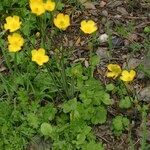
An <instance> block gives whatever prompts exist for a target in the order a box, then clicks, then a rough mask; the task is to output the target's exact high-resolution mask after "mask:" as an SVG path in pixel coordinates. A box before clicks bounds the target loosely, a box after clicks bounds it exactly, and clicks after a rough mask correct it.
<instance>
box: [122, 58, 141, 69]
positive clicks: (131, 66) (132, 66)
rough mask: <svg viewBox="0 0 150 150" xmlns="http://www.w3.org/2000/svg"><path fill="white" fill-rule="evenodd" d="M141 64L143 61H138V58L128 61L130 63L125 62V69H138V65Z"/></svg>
mask: <svg viewBox="0 0 150 150" xmlns="http://www.w3.org/2000/svg"><path fill="white" fill-rule="evenodd" d="M140 63H141V60H139V59H137V58H130V59H129V60H128V62H125V63H124V64H123V68H124V69H126V68H128V69H135V68H136V67H138V65H139V64H140Z"/></svg>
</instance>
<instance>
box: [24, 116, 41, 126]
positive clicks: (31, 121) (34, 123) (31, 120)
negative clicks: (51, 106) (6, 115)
mask: <svg viewBox="0 0 150 150" xmlns="http://www.w3.org/2000/svg"><path fill="white" fill-rule="evenodd" d="M27 121H28V124H29V125H30V126H32V127H33V128H38V125H39V119H38V117H37V115H35V114H34V113H30V114H28V115H27Z"/></svg>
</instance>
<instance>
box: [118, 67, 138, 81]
mask: <svg viewBox="0 0 150 150" xmlns="http://www.w3.org/2000/svg"><path fill="white" fill-rule="evenodd" d="M135 75H136V72H135V71H134V70H130V71H127V70H123V71H122V73H121V77H120V79H121V80H122V81H125V82H130V81H133V79H134V77H135Z"/></svg>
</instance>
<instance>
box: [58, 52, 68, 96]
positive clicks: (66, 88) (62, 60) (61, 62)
mask: <svg viewBox="0 0 150 150" xmlns="http://www.w3.org/2000/svg"><path fill="white" fill-rule="evenodd" d="M60 67H61V76H62V78H61V79H62V86H63V89H64V91H65V93H66V96H67V97H68V98H70V94H69V91H68V83H67V77H66V72H65V65H64V56H63V52H62V58H61V61H60Z"/></svg>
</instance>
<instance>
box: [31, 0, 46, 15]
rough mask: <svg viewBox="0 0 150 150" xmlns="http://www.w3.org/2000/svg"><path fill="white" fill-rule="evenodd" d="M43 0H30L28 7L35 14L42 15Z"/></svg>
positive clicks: (43, 9) (43, 10)
mask: <svg viewBox="0 0 150 150" xmlns="http://www.w3.org/2000/svg"><path fill="white" fill-rule="evenodd" d="M44 6H45V5H44V3H43V0H30V8H31V11H32V13H34V14H36V15H37V16H39V15H42V14H43V13H45V7H44Z"/></svg>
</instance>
